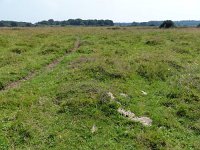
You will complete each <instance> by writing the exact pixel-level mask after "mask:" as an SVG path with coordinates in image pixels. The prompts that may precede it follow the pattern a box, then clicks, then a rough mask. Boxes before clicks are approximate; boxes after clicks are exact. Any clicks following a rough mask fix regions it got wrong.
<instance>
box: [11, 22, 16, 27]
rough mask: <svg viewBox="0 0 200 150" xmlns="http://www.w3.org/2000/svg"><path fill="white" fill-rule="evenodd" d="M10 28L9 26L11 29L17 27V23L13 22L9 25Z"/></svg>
mask: <svg viewBox="0 0 200 150" xmlns="http://www.w3.org/2000/svg"><path fill="white" fill-rule="evenodd" d="M10 26H11V27H17V26H18V24H17V22H14V21H13V22H11V23H10Z"/></svg>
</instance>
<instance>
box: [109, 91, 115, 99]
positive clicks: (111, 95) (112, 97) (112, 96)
mask: <svg viewBox="0 0 200 150" xmlns="http://www.w3.org/2000/svg"><path fill="white" fill-rule="evenodd" d="M108 96H109V97H110V98H111V100H114V99H115V97H114V95H113V94H112V93H111V92H108Z"/></svg>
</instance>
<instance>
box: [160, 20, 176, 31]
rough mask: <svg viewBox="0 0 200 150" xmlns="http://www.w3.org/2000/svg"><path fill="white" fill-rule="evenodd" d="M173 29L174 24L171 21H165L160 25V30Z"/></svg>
mask: <svg viewBox="0 0 200 150" xmlns="http://www.w3.org/2000/svg"><path fill="white" fill-rule="evenodd" d="M173 27H175V24H174V22H173V21H171V20H166V21H164V22H163V23H162V24H161V25H160V28H166V29H167V28H173Z"/></svg>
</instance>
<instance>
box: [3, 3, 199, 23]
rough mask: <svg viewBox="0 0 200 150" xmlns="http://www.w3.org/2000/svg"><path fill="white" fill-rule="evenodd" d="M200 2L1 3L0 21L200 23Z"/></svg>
mask: <svg viewBox="0 0 200 150" xmlns="http://www.w3.org/2000/svg"><path fill="white" fill-rule="evenodd" d="M199 7H200V0H0V20H16V21H29V22H37V21H41V20H47V19H50V18H52V19H54V20H67V19H70V18H82V19H95V18H96V19H112V20H114V21H115V22H133V21H149V20H166V19H171V20H200V9H199Z"/></svg>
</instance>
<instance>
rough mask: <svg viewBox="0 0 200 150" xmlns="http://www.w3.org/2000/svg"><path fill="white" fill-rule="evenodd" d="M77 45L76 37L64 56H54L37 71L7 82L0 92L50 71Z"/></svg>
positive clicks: (78, 44) (76, 47) (78, 40)
mask: <svg viewBox="0 0 200 150" xmlns="http://www.w3.org/2000/svg"><path fill="white" fill-rule="evenodd" d="M79 47H80V39H79V38H77V40H76V41H75V43H74V47H73V48H72V49H71V50H69V51H68V52H66V53H65V55H64V56H61V57H59V58H56V59H55V60H53V61H52V62H50V63H49V64H48V65H46V66H44V67H42V68H41V69H40V70H38V71H34V72H30V73H29V74H28V75H27V76H25V77H23V78H22V79H19V80H17V81H14V82H11V83H9V84H7V85H6V86H5V87H4V88H3V89H2V90H0V92H5V91H8V90H10V89H13V88H17V87H19V86H20V85H21V84H22V83H23V82H25V81H28V80H31V79H32V78H34V77H35V76H37V75H39V74H40V72H43V71H45V70H48V71H50V70H52V69H54V68H55V67H56V66H57V65H58V64H59V63H60V62H61V61H62V60H63V59H64V58H65V57H66V56H67V55H70V54H71V53H73V52H75V51H76V50H77V49H78V48H79Z"/></svg>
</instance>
